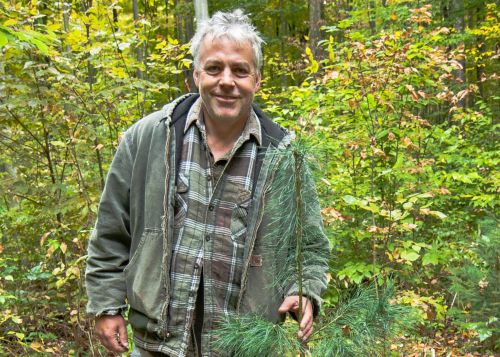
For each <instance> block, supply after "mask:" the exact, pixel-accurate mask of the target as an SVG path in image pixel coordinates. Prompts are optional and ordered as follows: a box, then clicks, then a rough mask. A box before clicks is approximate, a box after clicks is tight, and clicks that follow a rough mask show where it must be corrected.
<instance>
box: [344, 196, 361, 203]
mask: <svg viewBox="0 0 500 357" xmlns="http://www.w3.org/2000/svg"><path fill="white" fill-rule="evenodd" d="M342 199H343V200H344V202H345V203H347V204H348V205H355V204H357V203H358V202H359V200H358V199H357V198H356V197H354V196H351V195H345V196H344V197H342Z"/></svg>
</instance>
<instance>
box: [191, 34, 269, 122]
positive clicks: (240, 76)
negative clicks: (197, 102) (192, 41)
mask: <svg viewBox="0 0 500 357" xmlns="http://www.w3.org/2000/svg"><path fill="white" fill-rule="evenodd" d="M260 78H261V77H260V73H259V74H257V71H256V68H255V64H254V60H253V51H252V47H251V45H250V43H245V44H243V45H238V44H237V43H235V42H233V41H231V40H229V39H227V38H225V37H223V38H220V39H215V40H213V39H212V38H205V39H204V41H203V43H202V44H201V48H200V58H199V66H198V68H196V69H195V71H194V81H195V83H196V86H197V87H198V90H199V91H200V95H201V98H202V100H203V105H204V108H205V115H208V118H206V119H208V120H214V121H225V122H227V123H228V124H230V123H235V122H239V121H245V120H247V119H248V116H249V114H250V108H251V105H252V101H253V95H254V93H255V92H256V91H257V90H258V89H259V86H260Z"/></svg>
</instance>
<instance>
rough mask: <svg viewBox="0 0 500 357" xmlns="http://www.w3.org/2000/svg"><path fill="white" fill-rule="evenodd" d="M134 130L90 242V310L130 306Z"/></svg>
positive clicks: (123, 145) (118, 157) (120, 153)
mask: <svg viewBox="0 0 500 357" xmlns="http://www.w3.org/2000/svg"><path fill="white" fill-rule="evenodd" d="M129 137H130V130H129V131H128V132H127V133H125V136H124V137H123V139H122V140H121V142H120V144H119V146H118V150H117V152H116V154H115V156H114V158H113V161H112V163H111V167H110V169H109V172H108V176H107V178H106V185H105V187H104V192H103V194H102V196H101V201H100V204H99V210H98V214H97V221H96V224H95V227H94V230H93V232H92V234H91V237H90V240H89V245H88V257H87V268H86V272H85V279H86V288H87V295H88V304H87V312H88V313H89V314H96V315H100V314H102V313H104V312H106V311H109V310H121V309H124V308H126V306H127V305H126V301H125V297H126V286H125V279H124V273H123V269H124V268H125V266H126V265H127V263H128V260H129V252H130V241H131V234H130V182H131V176H132V165H133V157H132V154H131V150H130V142H129V140H130V138H129Z"/></svg>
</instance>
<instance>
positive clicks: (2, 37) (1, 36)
mask: <svg viewBox="0 0 500 357" xmlns="http://www.w3.org/2000/svg"><path fill="white" fill-rule="evenodd" d="M8 42H9V38H8V37H7V35H6V34H5V33H3V32H2V31H0V48H2V47H3V46H5V45H6V44H7V43H8Z"/></svg>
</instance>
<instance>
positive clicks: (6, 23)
mask: <svg viewBox="0 0 500 357" xmlns="http://www.w3.org/2000/svg"><path fill="white" fill-rule="evenodd" d="M15 24H17V20H16V19H8V20H7V21H5V22H4V23H3V25H4V26H12V25H15Z"/></svg>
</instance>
